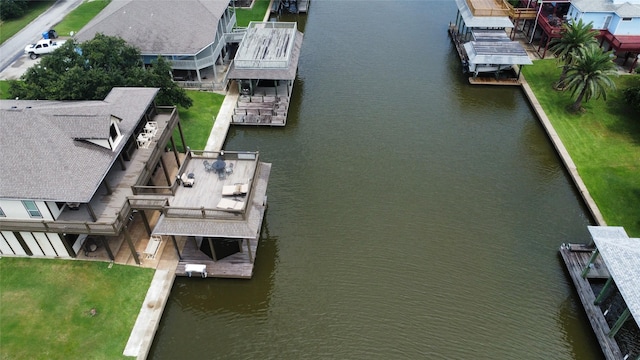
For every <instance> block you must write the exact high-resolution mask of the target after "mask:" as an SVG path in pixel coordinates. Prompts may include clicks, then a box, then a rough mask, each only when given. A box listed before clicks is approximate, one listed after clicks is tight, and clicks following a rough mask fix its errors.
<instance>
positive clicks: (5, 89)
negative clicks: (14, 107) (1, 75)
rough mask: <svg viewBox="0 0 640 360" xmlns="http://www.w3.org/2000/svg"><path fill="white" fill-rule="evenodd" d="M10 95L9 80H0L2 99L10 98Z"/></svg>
mask: <svg viewBox="0 0 640 360" xmlns="http://www.w3.org/2000/svg"><path fill="white" fill-rule="evenodd" d="M10 98H11V97H10V96H9V82H8V81H6V80H0V99H4V100H7V99H10Z"/></svg>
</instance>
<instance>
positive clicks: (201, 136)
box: [174, 91, 224, 151]
mask: <svg viewBox="0 0 640 360" xmlns="http://www.w3.org/2000/svg"><path fill="white" fill-rule="evenodd" d="M187 95H189V97H190V98H191V99H192V100H193V105H192V106H191V107H190V108H189V109H184V108H181V107H179V108H178V111H179V114H180V122H181V124H182V131H183V132H184V140H185V142H186V143H187V146H189V147H190V148H192V149H194V150H203V149H204V148H205V146H206V145H207V140H208V139H209V134H210V133H211V128H213V123H214V117H215V116H216V115H217V114H218V111H219V110H220V106H221V105H222V102H223V101H224V95H220V94H215V93H210V92H204V91H187ZM174 139H176V146H177V147H178V149H179V150H180V151H184V149H183V148H182V144H181V142H180V140H179V139H180V134H179V133H178V130H177V129H176V130H175V132H174Z"/></svg>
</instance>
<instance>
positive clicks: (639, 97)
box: [623, 86, 640, 111]
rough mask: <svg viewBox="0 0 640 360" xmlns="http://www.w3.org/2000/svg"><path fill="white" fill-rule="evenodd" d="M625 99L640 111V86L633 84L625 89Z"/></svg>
mask: <svg viewBox="0 0 640 360" xmlns="http://www.w3.org/2000/svg"><path fill="white" fill-rule="evenodd" d="M623 94H624V99H625V100H626V101H627V103H629V104H631V106H633V108H634V109H636V111H640V86H632V87H629V88H626V89H624V92H623Z"/></svg>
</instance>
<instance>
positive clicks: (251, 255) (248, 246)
mask: <svg viewBox="0 0 640 360" xmlns="http://www.w3.org/2000/svg"><path fill="white" fill-rule="evenodd" d="M256 241H258V240H257V239H256ZM247 253H248V254H249V262H251V263H252V264H253V254H251V240H249V239H247Z"/></svg>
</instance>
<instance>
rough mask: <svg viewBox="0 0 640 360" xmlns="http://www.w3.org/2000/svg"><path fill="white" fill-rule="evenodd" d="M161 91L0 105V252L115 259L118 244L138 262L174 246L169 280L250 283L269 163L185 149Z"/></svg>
mask: <svg viewBox="0 0 640 360" xmlns="http://www.w3.org/2000/svg"><path fill="white" fill-rule="evenodd" d="M157 92H158V89H156V88H114V89H112V90H111V92H110V93H109V94H108V96H107V97H106V98H105V99H104V100H102V101H48V100H45V101H43V100H0V127H1V128H2V132H0V146H1V148H2V152H3V154H4V156H2V157H0V173H2V174H3V181H2V182H0V256H28V257H43V258H76V257H77V258H82V259H84V258H93V259H95V260H105V261H115V260H116V256H115V255H117V254H118V253H119V252H120V249H121V248H122V249H123V252H124V254H125V255H126V257H127V258H131V259H133V260H134V261H135V262H136V263H137V264H138V265H140V264H142V262H143V261H145V260H146V259H149V258H153V257H155V254H156V252H157V251H158V248H159V247H160V245H161V244H164V243H168V242H169V241H170V242H171V243H172V244H173V246H172V247H173V249H174V250H175V251H176V255H177V258H179V259H180V262H179V264H178V268H177V270H176V274H177V275H190V274H191V272H193V270H191V269H193V268H195V269H198V272H200V273H202V274H203V275H204V276H207V275H208V276H213V277H217V276H222V277H237V278H251V276H252V274H253V269H254V261H255V256H256V251H257V247H258V241H259V238H260V234H261V228H262V220H263V218H264V213H265V210H266V190H267V183H268V179H269V174H270V171H271V164H268V163H264V162H262V161H260V157H259V154H258V153H257V152H233V151H228V152H223V151H220V152H210V151H202V150H192V149H190V148H189V147H188V146H187V145H186V143H185V141H184V135H183V133H182V127H181V125H180V118H179V116H178V112H177V110H176V108H175V106H157V105H156V104H155V102H154V99H155V97H156V94H157ZM174 130H177V131H175V132H174ZM174 136H176V137H178V139H174ZM176 140H180V144H181V145H182V146H181V147H182V148H183V149H186V152H184V153H180V152H178V151H177V141H176ZM136 214H137V215H136ZM134 215H136V216H134ZM140 218H141V221H142V222H139V221H135V222H134V221H133V220H134V219H140ZM156 219H157V220H156ZM154 220H155V221H154ZM143 225H144V226H143ZM163 240H167V241H163ZM123 246H126V247H123ZM145 246H146V247H145ZM127 249H128V250H127ZM129 252H130V254H129ZM120 253H122V252H120ZM142 255H145V258H143V256H142Z"/></svg>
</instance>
